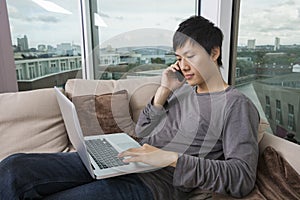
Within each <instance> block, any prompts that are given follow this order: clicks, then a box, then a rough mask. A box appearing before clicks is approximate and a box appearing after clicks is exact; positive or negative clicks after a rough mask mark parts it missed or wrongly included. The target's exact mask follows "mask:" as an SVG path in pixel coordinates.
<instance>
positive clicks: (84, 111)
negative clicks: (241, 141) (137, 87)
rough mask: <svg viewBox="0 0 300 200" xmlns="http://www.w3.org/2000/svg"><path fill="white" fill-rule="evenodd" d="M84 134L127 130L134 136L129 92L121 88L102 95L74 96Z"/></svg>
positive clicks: (73, 99)
mask: <svg viewBox="0 0 300 200" xmlns="http://www.w3.org/2000/svg"><path fill="white" fill-rule="evenodd" d="M72 101H73V103H74V105H75V108H76V111H77V113H78V118H79V122H80V125H81V128H82V132H83V135H84V136H87V135H98V134H109V133H120V132H126V133H128V134H129V135H132V136H134V123H133V121H132V118H131V115H130V110H129V100H128V93H127V91H126V90H121V91H118V92H115V93H108V94H102V95H84V96H75V97H73V98H72Z"/></svg>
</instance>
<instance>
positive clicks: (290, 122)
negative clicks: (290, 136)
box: [288, 104, 296, 131]
mask: <svg viewBox="0 0 300 200" xmlns="http://www.w3.org/2000/svg"><path fill="white" fill-rule="evenodd" d="M288 110H289V112H288V130H289V131H296V130H295V129H296V128H295V115H294V106H293V105H291V104H288Z"/></svg>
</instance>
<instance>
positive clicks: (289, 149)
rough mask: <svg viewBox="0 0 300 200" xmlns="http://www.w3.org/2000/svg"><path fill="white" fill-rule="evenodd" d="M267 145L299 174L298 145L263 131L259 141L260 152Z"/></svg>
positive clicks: (299, 148) (299, 150) (299, 151)
mask: <svg viewBox="0 0 300 200" xmlns="http://www.w3.org/2000/svg"><path fill="white" fill-rule="evenodd" d="M267 146H271V147H273V148H274V149H275V150H276V151H277V152H278V153H279V154H280V155H281V156H282V157H284V158H285V159H286V160H287V162H288V163H289V164H290V165H291V166H292V167H293V168H294V169H295V170H296V171H297V173H298V174H300V159H298V158H297V155H299V154H300V145H298V144H295V143H293V142H290V141H288V140H285V139H283V138H280V137H277V136H275V135H273V134H271V133H265V134H264V135H263V138H262V140H261V141H260V143H259V150H260V153H261V152H263V151H264V149H265V148H266V147H267Z"/></svg>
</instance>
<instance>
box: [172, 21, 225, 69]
mask: <svg viewBox="0 0 300 200" xmlns="http://www.w3.org/2000/svg"><path fill="white" fill-rule="evenodd" d="M187 41H190V42H192V43H193V42H196V43H198V44H200V45H201V46H202V47H203V48H204V49H205V50H206V52H207V53H208V54H209V55H210V53H211V50H212V49H213V48H215V47H220V56H219V58H218V59H217V62H218V65H219V66H222V41H223V33H222V31H221V30H220V29H219V28H218V27H216V26H215V25H214V24H213V23H212V22H210V21H209V20H207V19H205V18H204V17H202V16H192V17H190V18H189V19H187V20H185V21H183V22H182V23H181V24H179V28H178V29H177V30H176V32H175V34H174V36H173V49H174V51H176V49H178V48H181V47H183V45H185V43H186V42H187Z"/></svg>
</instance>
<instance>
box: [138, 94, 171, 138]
mask: <svg viewBox="0 0 300 200" xmlns="http://www.w3.org/2000/svg"><path fill="white" fill-rule="evenodd" d="M153 100H154V97H153V98H152V100H151V101H150V102H149V103H148V104H147V105H146V107H145V108H144V110H143V111H142V112H141V114H140V116H139V119H138V122H137V124H136V127H135V132H136V135H137V137H139V138H143V137H146V136H148V135H150V134H151V132H152V131H153V129H154V128H156V126H157V125H158V124H159V123H160V122H161V120H162V118H164V117H165V116H166V113H167V112H168V101H167V102H166V103H165V104H164V105H163V107H162V108H157V107H155V106H153Z"/></svg>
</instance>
